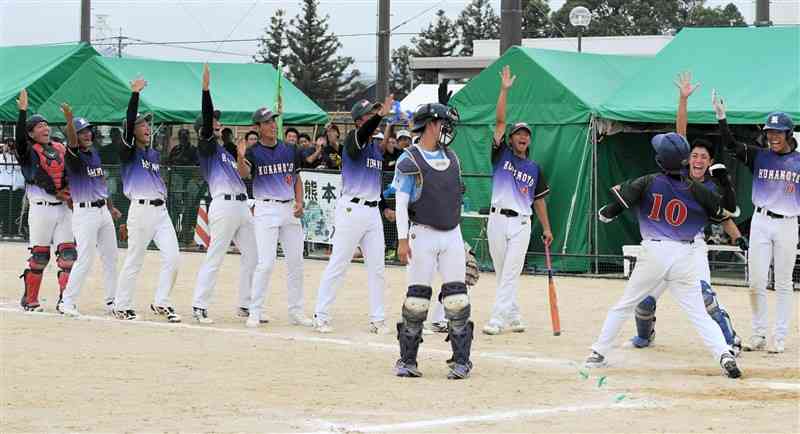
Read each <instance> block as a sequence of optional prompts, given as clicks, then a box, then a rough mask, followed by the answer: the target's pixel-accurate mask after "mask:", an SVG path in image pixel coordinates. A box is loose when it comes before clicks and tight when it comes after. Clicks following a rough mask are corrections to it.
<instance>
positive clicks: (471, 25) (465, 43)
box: [456, 0, 500, 56]
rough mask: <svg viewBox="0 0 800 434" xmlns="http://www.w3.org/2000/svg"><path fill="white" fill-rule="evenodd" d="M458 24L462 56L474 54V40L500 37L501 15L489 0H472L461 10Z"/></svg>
mask: <svg viewBox="0 0 800 434" xmlns="http://www.w3.org/2000/svg"><path fill="white" fill-rule="evenodd" d="M456 25H457V26H458V28H459V29H460V30H461V53H460V54H461V55H462V56H472V53H473V47H472V41H474V40H476V39H499V37H500V17H498V16H497V14H496V13H495V12H494V8H492V5H491V4H490V3H489V0H472V1H471V2H470V3H469V4H468V5H467V7H465V8H464V9H463V10H462V11H461V14H460V15H459V16H458V19H457V20H456Z"/></svg>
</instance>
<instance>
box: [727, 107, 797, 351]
mask: <svg viewBox="0 0 800 434" xmlns="http://www.w3.org/2000/svg"><path fill="white" fill-rule="evenodd" d="M712 105H713V106H714V111H715V112H716V115H717V119H718V121H719V127H720V130H721V132H722V141H723V143H724V144H725V146H726V147H727V148H728V149H729V150H731V151H733V152H735V154H736V158H738V159H739V160H740V161H742V162H744V163H745V164H746V165H747V167H749V168H750V170H751V171H752V172H753V194H752V201H753V205H754V206H755V212H754V213H753V219H752V222H751V223H750V246H751V249H750V255H749V256H748V264H747V265H748V268H749V270H748V271H749V273H750V307H751V308H752V310H753V320H752V323H753V336H751V338H750V342H749V345H747V346H745V348H744V349H745V351H762V350H764V349H765V348H766V346H767V327H768V325H767V322H768V319H767V279H768V275H769V266H770V262H773V261H774V270H775V298H776V304H777V306H776V308H775V311H776V313H775V330H774V334H773V340H772V347H771V348H770V349H769V351H770V352H772V353H782V352H783V351H784V350H785V347H786V334H787V332H788V330H789V321H790V319H791V318H792V316H794V314H795V313H796V310H795V308H794V306H793V305H794V298H793V297H792V268H793V267H794V263H795V258H796V257H797V240H798V234H797V217H798V215H800V153H797V152H795V151H796V150H797V141H796V140H795V139H794V138H793V137H792V131H793V130H794V123H793V122H792V119H791V118H790V117H789V115H787V114H786V113H782V112H774V113H770V114H769V115H768V116H767V121H766V123H765V124H764V132H765V139H766V141H767V146H768V148H761V147H757V146H747V145H745V144H743V143H741V142H738V141H736V140H735V139H734V138H733V135H732V134H731V131H730V128H728V122H727V120H726V119H725V104H724V103H723V101H722V98H717V96H716V94H714V96H713V97H712Z"/></svg>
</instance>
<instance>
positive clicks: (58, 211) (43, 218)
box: [28, 199, 75, 253]
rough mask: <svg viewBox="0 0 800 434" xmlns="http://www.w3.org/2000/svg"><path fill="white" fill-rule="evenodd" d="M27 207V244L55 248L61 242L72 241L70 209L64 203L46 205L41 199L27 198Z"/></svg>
mask: <svg viewBox="0 0 800 434" xmlns="http://www.w3.org/2000/svg"><path fill="white" fill-rule="evenodd" d="M29 202H30V208H29V209H28V231H29V236H28V239H29V241H28V245H29V246H30V247H33V246H50V245H53V253H55V248H56V247H58V245H59V244H61V243H69V242H72V241H73V240H74V239H75V238H74V237H73V235H72V210H70V209H69V207H67V205H66V204H64V203H62V204H61V205H47V202H46V201H44V200H41V199H29Z"/></svg>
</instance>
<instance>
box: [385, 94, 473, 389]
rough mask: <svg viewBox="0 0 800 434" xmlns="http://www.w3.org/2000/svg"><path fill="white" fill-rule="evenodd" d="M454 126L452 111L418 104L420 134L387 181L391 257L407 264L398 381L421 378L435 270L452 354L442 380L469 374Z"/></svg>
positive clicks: (468, 329) (467, 313)
mask: <svg viewBox="0 0 800 434" xmlns="http://www.w3.org/2000/svg"><path fill="white" fill-rule="evenodd" d="M456 122H458V114H457V112H455V110H453V109H451V108H449V107H447V106H446V105H444V104H438V103H437V104H425V105H422V106H420V107H419V108H418V109H417V111H416V112H415V113H414V127H413V130H414V131H415V132H420V133H421V137H422V138H421V139H420V144H419V145H414V146H411V147H409V148H408V149H406V151H405V152H404V153H403V155H401V156H400V158H399V159H398V160H397V167H396V169H395V179H394V180H393V181H392V183H393V186H394V188H395V190H396V191H397V199H396V202H397V211H396V212H397V238H398V240H399V243H398V250H397V253H398V256H399V257H400V262H402V263H403V264H408V269H407V272H406V279H407V281H408V291H407V293H406V299H405V301H404V303H403V309H402V316H403V320H402V321H401V322H398V323H397V340H398V341H399V343H400V359H399V360H397V363H396V364H395V373H396V375H397V376H399V377H420V376H422V372H420V370H419V368H418V366H417V352H418V350H419V345H420V343H422V324H423V321H425V319H426V317H427V316H428V308H429V306H430V301H431V296H432V295H433V288H431V283H432V280H433V274H434V271H435V270H436V269H438V271H439V274H440V275H441V277H442V282H443V283H442V288H441V291H440V292H439V300H440V301H441V302H442V304H443V305H444V311H445V317H446V318H447V319H448V335H447V339H448V340H449V341H450V345H451V347H452V349H453V356H452V357H451V358H450V359H449V360H448V361H447V365H448V366H449V367H450V372H449V374H448V376H447V378H449V379H463V378H467V377H468V376H469V373H470V371H471V370H472V362H471V361H470V360H469V356H470V347H471V346H472V336H473V329H474V324H473V323H472V321H470V320H469V317H470V304H469V296H468V295H467V285H466V284H465V274H466V267H465V250H464V240H463V239H462V237H461V229H460V227H459V221H460V219H461V203H462V197H461V196H462V192H463V184H462V182H461V167H460V163H459V161H458V157H456V154H455V153H454V152H453V151H451V150H450V149H449V148H448V147H447V146H448V145H449V144H450V143H451V142H452V140H453V137H454V136H455V131H454V126H455V123H456ZM409 220H410V221H411V227H410V228H409Z"/></svg>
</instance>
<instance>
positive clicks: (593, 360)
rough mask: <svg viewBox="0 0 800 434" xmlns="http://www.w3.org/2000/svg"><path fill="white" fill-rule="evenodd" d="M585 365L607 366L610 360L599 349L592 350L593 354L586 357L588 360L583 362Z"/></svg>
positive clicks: (588, 366) (591, 366) (594, 366)
mask: <svg viewBox="0 0 800 434" xmlns="http://www.w3.org/2000/svg"><path fill="white" fill-rule="evenodd" d="M583 366H584V367H587V368H605V367H606V366H608V362H607V361H606V358H605V356H603V355H602V354H600V353H598V352H597V351H592V354H590V355H589V357H587V358H586V362H585V363H584V364H583Z"/></svg>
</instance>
